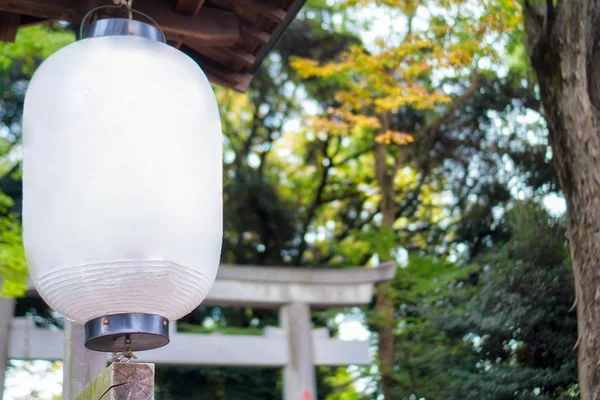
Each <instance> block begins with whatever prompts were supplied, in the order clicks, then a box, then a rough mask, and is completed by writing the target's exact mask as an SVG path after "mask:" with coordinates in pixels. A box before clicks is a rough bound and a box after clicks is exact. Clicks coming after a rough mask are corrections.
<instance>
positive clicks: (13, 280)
mask: <svg viewBox="0 0 600 400" xmlns="http://www.w3.org/2000/svg"><path fill="white" fill-rule="evenodd" d="M0 277H2V286H1V287H0V296H3V297H18V296H22V295H23V293H25V291H26V290H27V285H26V280H27V264H26V262H25V253H24V251H23V239H22V231H21V224H20V222H19V221H18V220H17V219H16V218H14V217H13V216H10V215H9V216H6V217H2V218H0Z"/></svg>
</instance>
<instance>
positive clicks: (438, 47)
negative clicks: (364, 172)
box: [292, 0, 521, 398]
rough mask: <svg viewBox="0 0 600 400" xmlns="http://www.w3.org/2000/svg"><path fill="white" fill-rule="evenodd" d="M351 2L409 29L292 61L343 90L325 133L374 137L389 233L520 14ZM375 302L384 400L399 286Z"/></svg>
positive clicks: (381, 291) (493, 4)
mask: <svg viewBox="0 0 600 400" xmlns="http://www.w3.org/2000/svg"><path fill="white" fill-rule="evenodd" d="M342 4H343V6H344V7H352V6H356V5H360V6H377V7H381V8H382V9H383V10H386V9H387V10H389V11H390V12H391V11H394V12H398V11H400V12H401V13H402V14H403V15H404V19H405V26H406V29H405V30H404V32H401V33H399V34H393V32H390V35H389V37H387V38H385V39H378V40H376V41H374V42H373V43H366V44H365V43H362V44H357V45H353V46H351V47H350V48H349V49H348V50H347V51H345V52H343V53H342V54H341V55H340V56H339V57H338V58H337V59H335V60H333V61H330V62H325V63H321V62H319V61H317V60H311V59H306V58H304V59H303V58H297V59H295V60H293V61H292V65H293V66H294V67H295V68H296V70H297V71H298V72H299V74H300V75H301V76H302V77H304V78H307V79H310V78H312V79H318V80H320V81H327V82H330V83H331V84H332V85H335V87H336V88H337V90H336V92H335V97H334V99H333V101H332V102H331V104H330V106H329V107H327V108H326V109H325V110H324V112H323V113H322V114H321V115H319V116H318V117H317V118H315V119H314V121H313V128H314V129H315V130H316V131H322V132H326V133H327V134H329V135H344V136H350V137H353V138H356V137H360V138H362V139H365V138H366V139H367V140H366V145H367V146H368V149H369V150H370V151H372V153H373V156H374V158H373V161H374V173H375V180H376V182H377V186H378V189H379V198H378V199H377V200H378V203H379V207H380V210H381V214H382V215H383V218H382V221H381V227H380V228H381V232H382V234H383V235H388V236H389V232H391V231H393V229H394V226H395V224H396V223H397V207H398V202H397V196H396V195H397V188H398V184H399V179H398V172H399V171H400V170H401V169H404V168H411V166H412V165H414V164H412V165H411V163H409V161H410V160H412V161H413V162H415V161H416V160H419V159H423V158H426V157H427V154H428V153H429V151H430V149H431V148H432V147H433V146H434V145H435V143H436V141H437V140H438V133H439V130H440V128H441V127H442V126H443V125H444V124H445V123H446V122H447V121H448V120H449V119H450V118H452V117H453V116H454V114H455V113H456V112H457V110H458V109H459V108H460V107H461V106H462V104H463V103H464V102H465V101H466V100H467V99H469V98H470V97H471V96H472V95H473V93H474V92H475V91H476V90H477V89H478V81H479V77H480V74H483V73H485V70H486V69H487V68H490V67H492V66H493V65H494V64H495V62H496V61H497V60H498V58H500V57H501V56H502V52H503V51H504V50H505V46H503V45H502V43H503V41H504V42H506V41H507V39H506V37H507V36H508V35H509V34H510V35H514V34H515V32H518V31H519V29H518V26H519V24H520V21H521V9H520V7H519V5H518V3H517V2H512V1H505V0H480V1H476V2H474V1H466V0H437V1H431V0H430V1H420V0H379V1H378V0H360V1H356V0H347V1H345V2H342ZM383 12H385V11H383ZM407 110H408V111H410V112H412V113H418V114H419V116H420V118H418V120H419V121H418V122H415V118H405V114H406V112H407ZM416 162H417V163H418V162H419V161H416ZM392 242H393V241H392ZM378 256H379V259H380V260H381V261H385V260H387V259H390V258H392V248H390V249H387V252H386V251H383V252H382V253H381V254H378ZM376 297H377V312H378V322H377V333H378V348H379V369H380V374H381V386H382V389H383V390H382V391H383V393H384V395H385V397H386V398H393V395H392V393H391V389H392V388H393V387H394V385H395V379H394V374H393V368H394V365H395V362H394V348H395V343H394V342H395V336H394V325H395V321H394V304H393V299H392V286H391V283H390V282H387V283H383V284H381V285H379V287H378V288H377V292H376Z"/></svg>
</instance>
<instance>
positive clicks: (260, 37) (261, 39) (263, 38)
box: [241, 23, 271, 46]
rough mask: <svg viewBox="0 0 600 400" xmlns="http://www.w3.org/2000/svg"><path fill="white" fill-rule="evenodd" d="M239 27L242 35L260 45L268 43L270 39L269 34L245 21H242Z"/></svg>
mask: <svg viewBox="0 0 600 400" xmlns="http://www.w3.org/2000/svg"><path fill="white" fill-rule="evenodd" d="M241 29H242V35H243V36H246V37H248V38H250V39H252V40H253V41H255V42H256V43H258V44H260V45H261V46H264V45H265V44H267V43H269V39H271V35H270V34H269V33H267V32H263V31H259V30H258V29H256V28H255V27H253V26H251V25H249V24H247V23H242V25H241Z"/></svg>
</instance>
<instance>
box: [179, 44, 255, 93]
mask: <svg viewBox="0 0 600 400" xmlns="http://www.w3.org/2000/svg"><path fill="white" fill-rule="evenodd" d="M181 51H183V52H184V53H186V54H187V55H188V56H190V57H191V58H192V59H194V60H195V61H196V62H197V63H198V64H199V65H200V67H201V68H202V70H203V71H204V73H205V74H206V76H207V77H208V79H209V80H210V81H211V82H212V83H214V84H215V85H219V86H224V87H227V88H230V89H234V90H236V91H238V92H245V91H246V90H248V87H249V86H250V82H252V78H253V76H252V75H251V74H245V73H235V72H232V71H231V70H230V69H229V68H228V67H225V66H223V65H219V64H217V63H216V62H215V61H213V60H212V59H210V58H209V57H207V56H205V55H203V54H201V53H200V52H198V51H196V50H194V49H192V48H190V47H188V46H186V45H184V46H182V47H181Z"/></svg>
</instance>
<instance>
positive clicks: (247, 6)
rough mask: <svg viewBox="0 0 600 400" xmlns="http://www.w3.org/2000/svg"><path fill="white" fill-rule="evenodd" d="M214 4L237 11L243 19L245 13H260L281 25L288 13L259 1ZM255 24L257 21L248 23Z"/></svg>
mask: <svg viewBox="0 0 600 400" xmlns="http://www.w3.org/2000/svg"><path fill="white" fill-rule="evenodd" d="M211 1H212V3H214V4H217V5H219V6H221V7H226V8H231V9H233V10H235V11H236V12H237V13H238V14H239V15H240V16H241V17H242V18H243V17H244V14H245V12H247V11H253V12H255V13H258V14H260V15H262V16H264V17H265V18H268V19H269V20H271V21H273V22H276V23H278V24H279V23H280V22H282V21H283V20H284V19H285V17H286V15H287V12H286V11H285V10H284V9H282V8H279V7H275V6H272V5H270V4H267V3H263V2H261V1H257V0H211ZM248 22H251V23H254V22H255V21H248Z"/></svg>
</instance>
